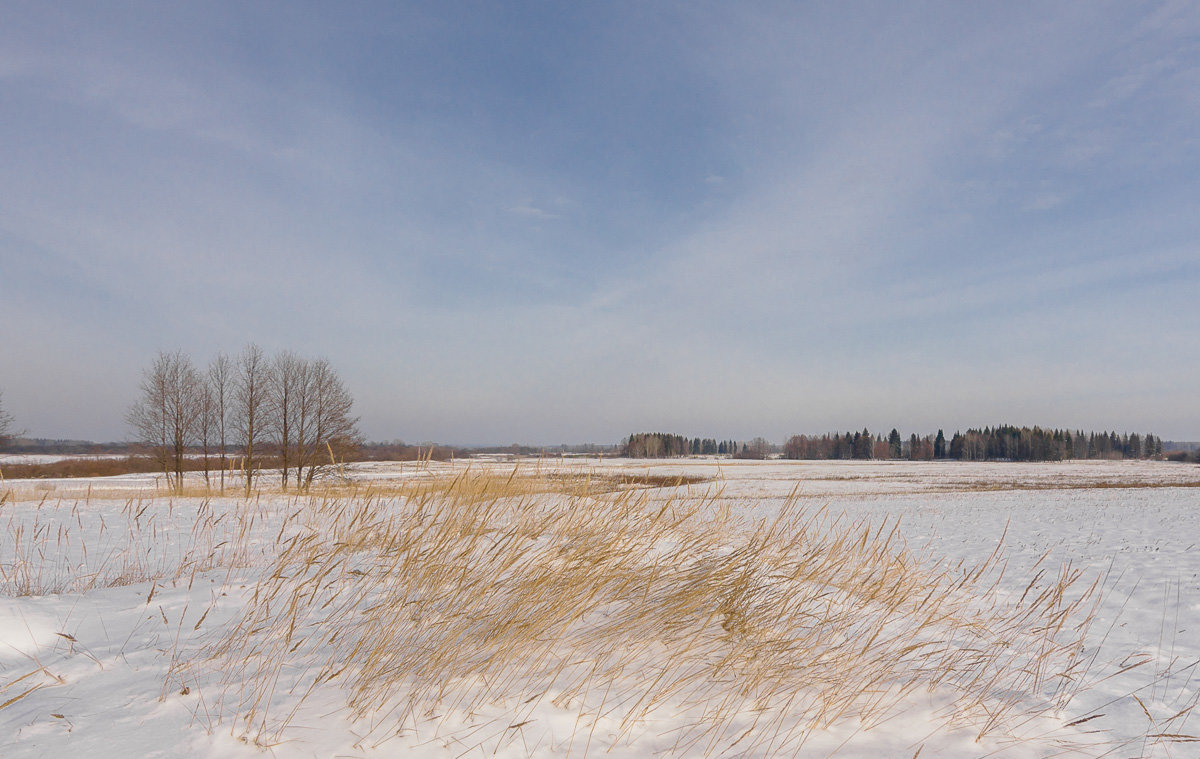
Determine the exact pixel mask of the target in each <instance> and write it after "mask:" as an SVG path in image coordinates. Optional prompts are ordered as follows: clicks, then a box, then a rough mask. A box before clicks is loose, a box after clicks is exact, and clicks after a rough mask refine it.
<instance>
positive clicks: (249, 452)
mask: <svg viewBox="0 0 1200 759" xmlns="http://www.w3.org/2000/svg"><path fill="white" fill-rule="evenodd" d="M269 375H270V367H269V366H268V362H267V359H266V356H264V354H263V352H262V348H259V347H258V346H257V345H255V344H254V343H250V344H249V345H247V346H246V347H245V348H244V349H242V353H241V355H239V356H238V359H237V367H236V373H235V376H234V381H233V404H234V405H233V420H234V429H235V431H236V432H237V435H238V440H239V442H240V443H241V445H242V473H243V475H244V476H245V480H246V497H249V496H250V489H251V487H252V486H253V481H254V471H255V461H254V455H255V450H254V448H255V445H256V444H258V443H259V442H261V440H262V438H263V434H264V429H263V423H264V421H265V419H264V416H265V414H266V411H267V399H268V393H269V390H270V388H269V385H270V376H269Z"/></svg>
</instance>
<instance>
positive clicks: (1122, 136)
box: [0, 2, 1200, 445]
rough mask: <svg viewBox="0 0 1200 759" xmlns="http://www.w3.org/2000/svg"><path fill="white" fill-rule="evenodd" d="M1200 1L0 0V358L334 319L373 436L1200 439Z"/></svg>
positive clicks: (68, 386)
mask: <svg viewBox="0 0 1200 759" xmlns="http://www.w3.org/2000/svg"><path fill="white" fill-rule="evenodd" d="M1198 38H1200V8H1197V7H1196V6H1195V5H1194V4H1191V3H1186V2H1146V3H1137V4H1129V3H1094V2H1086V3H1084V2H1079V3H1057V4H1053V5H1035V6H1029V7H1018V6H1013V5H1012V4H1008V3H990V2H989V3H971V4H961V3H949V2H946V3H931V4H923V5H921V6H919V7H917V6H908V5H896V4H892V3H838V4H832V5H825V6H822V5H818V6H812V7H810V6H796V5H794V4H790V3H772V2H762V3H757V2H756V3H739V4H734V5H724V4H717V3H689V4H674V3H625V2H616V3H593V2H585V3H573V4H569V5H566V6H547V5H544V4H533V3H515V4H506V5H505V6H504V7H497V6H494V5H493V4H488V3H465V4H456V5H452V6H447V5H442V4H427V3H405V2H387V3H383V2H367V3H359V4H354V5H353V6H337V5H328V4H322V3H309V2H297V3H288V4H279V5H274V4H244V3H234V2H213V3H203V4H198V5H196V4H186V3H141V2H119V3H106V4H103V5H96V4H89V3H77V2H66V3H56V4H41V3H23V2H16V3H8V4H5V5H4V6H3V7H2V8H0V98H2V99H3V102H4V103H5V111H6V113H8V114H10V118H8V119H5V120H4V121H3V122H0V146H2V147H0V156H3V162H4V163H3V165H4V170H3V171H0V320H2V321H0V325H2V326H0V335H2V337H0V393H2V394H3V403H4V408H5V410H7V411H8V412H9V413H10V414H11V415H12V416H13V417H14V420H15V426H16V428H18V429H22V430H26V431H28V432H29V433H30V434H31V435H34V436H38V437H47V438H74V439H90V440H97V441H109V440H123V439H126V438H128V437H129V434H130V433H129V432H128V430H127V429H126V427H125V424H124V417H125V413H126V411H127V409H128V407H129V405H130V404H131V403H132V402H133V401H134V400H135V398H136V396H137V386H138V382H139V379H140V375H141V371H142V369H143V368H144V367H146V366H148V365H149V364H150V362H151V361H153V359H154V356H155V354H156V353H157V352H158V351H160V350H164V351H174V350H177V349H179V350H183V351H185V352H186V353H188V354H190V355H191V356H192V358H193V359H194V360H195V361H196V362H197V363H198V364H201V365H203V364H204V363H206V362H207V361H208V360H209V359H210V358H211V357H212V355H213V354H215V353H216V352H217V351H225V352H228V353H237V352H238V351H240V350H241V348H242V346H243V345H244V344H246V343H247V342H256V343H257V344H259V345H261V346H262V347H263V348H264V349H265V350H267V351H268V352H274V351H277V350H282V349H289V350H293V351H296V352H297V353H299V354H302V355H305V356H312V357H327V358H328V359H329V360H330V362H331V363H332V364H333V366H334V367H335V368H337V370H338V371H339V372H340V373H341V375H342V377H343V379H344V380H345V382H346V385H347V387H348V388H349V390H350V391H351V393H352V394H353V395H354V397H355V398H356V401H357V405H356V413H357V414H359V415H361V417H362V431H363V433H364V434H365V436H366V437H367V438H368V439H372V440H389V439H396V438H398V439H403V440H408V441H418V440H420V441H427V440H432V441H437V442H443V443H448V444H467V443H472V444H478V445H504V444H509V443H513V442H520V443H529V444H533V445H558V444H560V443H563V442H567V443H572V442H586V441H596V442H600V441H610V442H616V441H619V440H620V439H621V438H623V437H624V436H625V435H628V434H630V433H631V432H639V431H665V432H678V433H681V434H687V435H690V436H695V435H699V436H703V437H715V438H718V439H738V440H744V439H749V438H752V437H755V436H762V437H765V438H767V439H769V440H771V441H773V442H781V441H782V440H784V439H785V438H786V437H787V436H788V435H790V434H794V433H821V432H825V431H833V430H843V431H844V430H854V429H862V428H864V427H866V428H869V429H870V430H872V431H873V432H876V431H882V432H885V433H886V432H887V431H888V430H890V429H891V428H892V427H896V428H897V429H899V430H901V431H902V432H903V433H904V434H905V435H907V434H909V433H910V432H918V433H921V434H925V433H932V432H936V430H937V429H938V428H941V429H944V430H946V433H947V434H950V432H951V431H952V430H953V429H963V430H965V429H966V428H968V427H973V426H984V425H993V424H1013V425H1017V426H1021V425H1029V426H1033V425H1040V426H1043V427H1059V428H1067V429H1072V430H1073V429H1084V430H1096V431H1100V430H1116V431H1119V432H1121V431H1129V432H1138V433H1144V432H1152V433H1154V434H1156V435H1159V436H1161V437H1162V438H1163V439H1164V440H1179V441H1187V440H1197V439H1200V386H1198V385H1200V340H1198V339H1197V338H1196V331H1197V330H1196V326H1197V324H1200V298H1198V297H1197V293H1200V208H1198V206H1200V96H1198V95H1197V93H1200V48H1198V47H1197V45H1196V40H1197V39H1198Z"/></svg>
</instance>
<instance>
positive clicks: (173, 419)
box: [126, 344, 361, 495]
mask: <svg viewBox="0 0 1200 759" xmlns="http://www.w3.org/2000/svg"><path fill="white" fill-rule="evenodd" d="M140 390H141V393H140V396H139V398H138V400H137V402H136V403H134V405H133V406H132V407H131V408H130V409H129V413H128V414H127V416H126V419H127V421H128V423H129V425H130V427H131V428H132V429H133V430H134V432H135V434H136V437H137V439H138V440H139V441H140V442H141V443H143V444H144V445H146V446H147V447H148V448H149V449H150V451H151V453H152V455H153V456H154V457H155V458H156V459H157V460H158V463H159V468H160V469H161V470H162V471H163V473H164V475H165V476H166V478H167V481H168V482H169V483H170V484H171V485H172V486H173V487H174V488H176V489H181V488H182V487H183V473H184V471H186V470H187V469H188V468H189V467H187V466H185V463H184V459H185V457H187V456H188V455H189V454H190V453H191V452H192V451H196V450H198V452H199V453H200V454H201V456H202V457H203V461H204V466H203V471H204V480H205V484H206V485H208V484H210V471H209V466H208V462H209V457H210V456H215V457H217V459H218V461H219V462H220V463H221V466H220V467H219V468H218V470H219V473H220V486H221V490H222V491H224V489H225V472H226V469H227V464H228V463H229V462H231V461H233V460H236V462H237V464H238V468H239V469H240V470H241V472H242V475H243V485H244V488H245V492H246V494H247V495H249V493H250V490H251V488H252V486H253V481H254V478H255V476H256V474H257V473H258V471H259V469H260V466H261V465H262V464H263V463H264V462H265V461H271V462H272V463H277V464H278V467H279V472H280V480H281V484H282V487H283V489H284V490H286V489H287V488H288V485H289V481H290V480H291V481H294V483H295V485H296V486H297V487H301V488H307V487H308V486H309V485H311V484H312V482H313V480H314V478H315V477H316V476H317V475H318V474H319V473H320V472H321V471H323V470H324V469H325V468H327V467H328V466H330V465H332V464H333V463H334V462H337V461H342V460H345V458H346V457H347V456H348V455H349V454H350V453H352V452H353V450H354V449H355V448H356V447H357V445H358V444H359V443H360V442H361V441H360V435H359V432H358V418H357V417H355V416H353V415H352V410H353V405H354V400H353V398H352V397H351V395H350V393H349V391H347V389H346V387H345V385H344V384H343V382H342V380H341V378H340V377H339V376H338V374H337V372H336V371H334V369H333V367H332V366H331V365H330V364H329V362H328V361H327V360H325V359H307V358H303V357H301V356H298V355H296V354H294V353H292V352H290V351H283V352H281V353H278V354H276V355H275V356H270V357H269V356H267V355H266V354H265V353H264V352H263V351H262V349H261V348H259V347H258V346H257V345H253V344H251V345H247V346H246V347H245V348H244V349H243V350H242V352H241V353H240V354H238V355H237V356H236V357H230V356H228V355H226V354H224V353H219V354H217V356H216V357H214V358H213V360H212V361H211V362H210V363H209V364H208V366H207V367H205V369H204V370H200V369H198V368H197V367H196V366H195V365H194V364H193V363H192V360H191V358H190V357H188V355H187V354H185V353H183V352H182V351H176V352H174V353H159V354H158V357H157V358H156V359H155V361H154V363H153V364H151V365H150V367H148V368H147V369H145V370H144V371H143V374H142V383H141V388H140Z"/></svg>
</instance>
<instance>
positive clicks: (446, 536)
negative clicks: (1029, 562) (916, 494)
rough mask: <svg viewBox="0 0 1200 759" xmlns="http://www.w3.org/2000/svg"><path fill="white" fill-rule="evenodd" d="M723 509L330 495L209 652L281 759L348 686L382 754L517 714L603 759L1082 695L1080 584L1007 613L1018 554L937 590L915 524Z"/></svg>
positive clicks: (1033, 595)
mask: <svg viewBox="0 0 1200 759" xmlns="http://www.w3.org/2000/svg"><path fill="white" fill-rule="evenodd" d="M614 484H620V485H622V487H615V488H614V487H613V485H614ZM719 495H720V494H719V492H716V493H707V494H700V495H696V494H689V493H687V492H684V493H674V494H673V495H672V496H670V497H667V498H666V499H659V498H652V497H651V496H650V494H649V493H648V491H646V490H645V489H642V488H639V487H637V486H636V485H635V486H633V487H632V488H631V487H629V486H628V483H613V482H611V481H610V482H604V481H603V480H600V479H598V478H579V479H575V480H565V481H564V480H562V479H556V480H548V479H547V478H544V477H533V478H530V477H522V476H518V475H517V473H516V472H515V471H514V472H513V473H510V474H509V475H508V476H507V477H504V476H502V475H501V476H497V475H495V474H489V473H476V472H471V471H469V470H468V471H465V472H460V473H458V474H456V475H454V476H453V477H451V478H446V477H439V476H430V477H425V478H420V479H418V478H413V479H411V480H408V481H405V482H402V483H396V484H389V485H387V486H379V485H375V484H372V485H370V486H369V487H365V488H358V487H357V486H354V485H352V484H341V485H339V486H338V487H328V488H323V489H322V490H321V491H320V494H319V495H315V494H314V495H311V496H309V498H308V501H307V502H306V505H305V504H301V505H300V507H299V509H298V511H297V513H296V514H295V516H294V517H293V519H292V522H291V524H292V525H293V528H292V529H291V530H289V531H287V532H288V534H287V536H286V537H284V532H285V531H284V530H282V529H281V530H280V533H279V537H277V553H278V559H277V561H276V563H275V565H274V569H273V570H271V571H270V572H269V573H268V574H267V575H266V576H265V578H264V579H263V580H262V581H261V582H260V583H259V584H258V585H257V586H256V587H255V589H254V593H253V598H252V599H251V602H250V603H249V605H248V607H247V609H246V612H245V614H244V616H243V618H242V619H241V620H240V622H238V623H237V624H236V625H235V626H234V627H233V629H232V630H231V631H230V632H229V633H228V634H227V635H226V636H225V637H224V638H222V639H221V640H220V641H219V642H217V643H215V644H214V645H213V646H212V647H211V649H210V650H209V652H208V653H209V656H210V657H211V659H212V660H213V661H214V663H215V664H216V665H217V666H218V667H219V668H220V671H221V672H222V673H223V675H222V677H223V682H224V695H223V697H222V698H221V699H219V700H218V704H217V708H216V712H217V713H218V714H225V715H226V717H227V718H233V721H234V724H236V725H237V726H238V727H237V730H238V731H241V732H243V733H244V734H245V735H247V736H248V737H251V738H253V739H254V740H258V741H267V742H271V741H275V740H279V739H280V738H281V735H282V733H283V732H284V731H286V729H287V727H288V724H289V720H291V719H294V717H295V715H296V714H297V710H298V709H299V708H300V707H301V705H302V704H303V702H304V700H305V699H306V698H309V697H310V696H311V695H312V694H313V693H315V692H317V691H318V690H321V689H325V688H329V687H334V686H336V687H337V688H339V689H341V691H343V692H344V694H345V700H346V704H347V708H348V710H349V713H350V714H351V715H352V716H353V717H354V718H355V719H357V720H359V721H361V722H362V723H364V724H365V725H366V726H367V728H368V732H367V737H366V738H365V739H364V740H368V739H369V740H384V739H386V737H387V736H388V735H392V734H395V733H397V732H400V731H404V730H414V729H418V727H419V726H420V725H422V724H425V722H426V721H427V720H429V719H431V718H433V717H434V716H437V717H438V720H440V721H438V722H437V724H440V725H442V726H443V727H446V728H449V727H450V726H451V725H453V724H454V721H453V718H452V717H451V716H448V715H467V716H470V715H479V714H488V713H493V712H494V710H496V709H501V710H502V711H504V710H507V711H508V715H509V716H508V717H507V718H506V719H504V720H500V721H501V722H506V723H507V725H516V724H520V725H522V726H523V727H524V726H527V725H529V724H530V721H531V720H534V719H536V714H537V713H538V712H537V710H538V709H544V708H546V706H545V705H547V704H550V703H553V704H557V705H558V707H559V708H570V709H574V710H576V711H577V713H578V715H580V716H579V718H578V719H579V720H584V722H580V721H578V720H577V722H576V730H577V731H578V733H579V735H580V736H584V735H586V738H583V737H581V740H584V741H585V748H591V749H595V748H598V746H599V745H600V744H604V745H607V746H612V745H615V744H616V743H619V742H621V741H626V740H635V739H636V738H637V736H638V735H641V734H642V732H644V730H645V729H646V726H647V725H650V724H652V723H653V721H654V720H655V719H656V718H657V717H658V715H662V714H673V715H676V717H677V718H679V719H681V720H682V721H683V722H684V724H687V725H688V728H687V729H686V730H685V731H684V733H683V734H681V735H679V736H678V737H677V738H676V741H675V745H676V746H678V747H687V748H694V747H700V746H703V751H704V753H705V754H706V755H709V754H720V753H725V752H734V753H737V752H742V751H754V752H763V753H765V754H766V755H773V754H776V753H779V752H781V751H785V750H786V751H789V752H790V751H794V750H796V749H798V748H799V747H800V746H802V745H803V744H804V742H805V740H806V739H807V738H808V737H809V736H811V735H812V734H813V733H814V731H817V730H821V729H824V728H827V727H829V726H832V725H835V724H844V723H847V722H850V721H853V722H856V723H861V724H863V725H882V724H885V723H886V722H887V721H888V720H889V719H892V718H894V716H895V715H896V714H897V713H899V711H900V710H902V709H903V708H905V704H906V702H907V699H908V698H909V697H910V696H911V695H912V694H914V693H916V692H918V691H921V690H948V691H950V692H953V693H956V694H958V695H957V698H956V699H955V700H954V702H953V705H952V706H951V707H950V708H949V709H948V710H947V711H946V712H945V714H944V719H945V721H946V724H947V725H948V726H954V725H972V726H973V727H974V729H975V730H977V732H978V734H979V736H980V737H984V736H986V735H989V734H998V733H1003V732H1004V731H1005V730H1006V729H1008V727H1009V726H1010V725H1012V724H1014V723H1019V722H1021V721H1025V720H1028V719H1030V715H1037V714H1044V713H1049V712H1050V711H1052V710H1053V709H1055V708H1057V707H1059V706H1061V702H1054V701H1051V700H1050V697H1053V696H1055V695H1059V696H1062V694H1064V693H1067V692H1068V691H1069V690H1070V689H1068V688H1064V687H1063V685H1062V683H1063V682H1071V683H1077V682H1079V680H1080V679H1081V677H1082V675H1081V672H1080V670H1079V663H1078V658H1079V650H1080V649H1079V646H1080V642H1081V640H1082V636H1083V634H1084V631H1085V630H1086V623H1087V621H1088V620H1087V619H1086V618H1085V619H1083V620H1080V619H1079V614H1080V611H1081V610H1083V609H1085V608H1086V606H1085V605H1086V604H1087V603H1088V601H1089V599H1090V595H1091V593H1092V591H1093V589H1089V588H1082V587H1081V583H1080V580H1081V578H1080V576H1079V573H1077V572H1073V571H1069V570H1064V571H1063V572H1062V573H1060V574H1059V575H1058V576H1057V577H1056V578H1055V579H1053V580H1052V581H1047V582H1045V583H1044V584H1043V581H1042V580H1040V579H1039V580H1036V581H1035V583H1033V584H1031V587H1030V588H1029V589H1028V590H1027V593H1026V594H1025V596H1023V597H1021V598H1020V600H1015V599H1006V598H1002V597H1001V596H1000V595H999V594H998V592H997V590H996V584H995V582H992V583H989V582H988V581H987V580H988V578H989V577H990V576H993V575H994V574H995V573H996V572H999V571H1002V563H1001V561H1000V552H999V550H997V552H996V553H995V554H993V556H992V557H990V558H989V559H988V560H987V561H985V562H983V563H982V564H981V565H979V566H972V567H963V566H952V567H945V566H939V565H937V564H935V563H933V562H931V561H929V560H928V559H927V558H925V557H922V556H919V555H915V554H913V553H912V552H910V551H909V550H908V549H907V548H906V547H905V546H904V545H903V543H902V542H901V541H900V539H899V537H898V535H899V532H898V529H897V527H898V526H897V525H895V524H890V525H889V524H886V523H884V524H879V525H870V524H867V523H865V522H848V521H846V520H845V519H844V518H842V517H837V516H833V515H831V514H829V513H828V512H826V511H824V510H815V511H813V510H808V509H805V508H803V506H802V504H800V503H799V502H797V501H795V500H792V501H789V502H788V503H786V504H785V505H784V507H783V508H782V509H781V510H780V511H779V513H778V514H777V516H776V517H774V518H773V519H771V520H764V521H761V522H759V523H746V522H745V521H744V520H740V519H738V518H735V517H734V516H732V512H731V510H730V509H728V508H723V507H722V506H721V505H720V504H718V502H717V499H718V498H719ZM801 683H803V684H804V687H803V690H801V691H798V690H797V688H798V684H801ZM1050 683H1053V684H1054V689H1053V690H1051V691H1047V688H1046V685H1047V684H1050ZM289 699H290V700H291V701H290V704H291V705H290V707H288V708H287V711H286V712H285V713H283V714H280V715H276V714H275V713H274V711H273V709H274V706H273V704H282V703H288V702H289ZM584 715H591V716H587V717H584ZM601 721H603V723H604V724H606V725H610V727H609V728H607V730H608V734H606V735H604V736H603V737H602V735H601V734H600V733H598V725H599V724H601ZM497 724H499V723H497ZM371 736H375V737H374V738H372V737H371ZM472 736H473V737H472V740H473V741H477V742H478V744H479V745H483V744H485V743H487V744H489V745H495V746H496V747H497V748H498V747H499V746H500V745H502V744H504V743H505V742H509V741H513V740H517V739H518V736H521V740H524V738H523V733H522V732H520V731H517V730H510V729H509V728H508V727H502V728H501V729H498V730H497V731H496V732H495V733H494V734H492V735H488V736H481V735H480V734H478V733H472ZM489 742H490V743H489ZM568 744H569V745H573V742H572V740H571V739H568Z"/></svg>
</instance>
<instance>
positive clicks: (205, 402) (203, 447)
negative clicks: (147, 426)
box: [196, 374, 217, 490]
mask: <svg viewBox="0 0 1200 759" xmlns="http://www.w3.org/2000/svg"><path fill="white" fill-rule="evenodd" d="M196 402H197V403H198V404H199V409H198V411H199V415H198V416H197V418H196V432H197V437H198V438H199V439H200V454H201V456H203V458H204V461H203V466H204V488H205V489H206V490H207V489H208V488H209V487H211V481H210V480H209V476H208V453H209V450H210V448H211V447H212V443H213V436H214V435H215V434H216V428H217V420H216V418H215V416H214V414H213V409H214V407H215V405H216V404H215V403H214V401H213V394H212V388H211V387H210V386H209V384H208V378H207V377H201V376H200V375H199V374H197V375H196Z"/></svg>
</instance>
